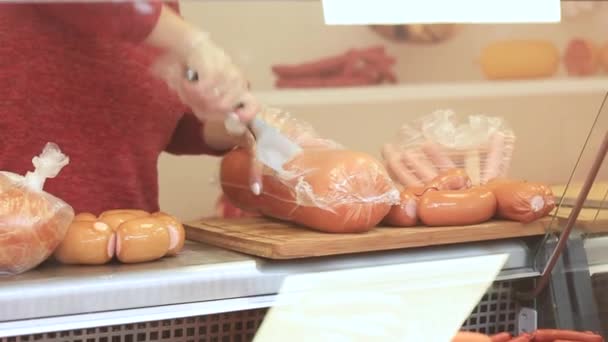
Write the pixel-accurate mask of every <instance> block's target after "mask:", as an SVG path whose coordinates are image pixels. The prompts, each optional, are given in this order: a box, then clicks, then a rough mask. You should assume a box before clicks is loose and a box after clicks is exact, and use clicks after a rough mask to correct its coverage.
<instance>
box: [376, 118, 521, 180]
mask: <svg viewBox="0 0 608 342" xmlns="http://www.w3.org/2000/svg"><path fill="white" fill-rule="evenodd" d="M514 147H515V134H514V133H513V131H512V130H511V129H510V128H509V126H508V125H507V123H506V122H505V121H504V120H503V119H502V118H499V117H491V116H486V115H469V116H466V118H465V119H464V120H458V117H457V115H456V113H454V112H453V111H451V110H439V111H436V112H434V113H431V114H430V115H427V116H424V117H422V118H420V119H418V120H415V121H413V122H411V123H408V124H405V125H403V126H402V127H401V129H400V130H399V132H398V134H397V135H396V137H395V138H394V139H393V140H392V141H391V142H389V143H387V144H385V145H384V148H383V151H382V155H383V159H384V162H385V163H386V165H387V168H388V169H389V170H390V172H391V176H392V177H393V178H394V179H395V180H396V181H397V182H398V183H399V184H401V185H403V186H406V187H419V186H422V185H423V184H425V183H427V182H429V181H431V180H432V179H434V178H436V177H437V176H438V175H439V174H440V173H441V172H443V171H445V170H450V169H464V170H466V173H467V175H468V176H469V177H470V179H471V183H472V184H473V185H481V184H486V183H487V182H488V181H490V180H492V179H495V178H504V177H506V175H507V173H508V170H509V166H510V164H511V158H512V155H513V149H514Z"/></svg>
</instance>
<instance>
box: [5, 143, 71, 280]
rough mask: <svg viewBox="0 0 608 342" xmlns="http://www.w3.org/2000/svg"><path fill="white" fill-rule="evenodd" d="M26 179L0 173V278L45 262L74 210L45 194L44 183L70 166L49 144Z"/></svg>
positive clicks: (52, 145)
mask: <svg viewBox="0 0 608 342" xmlns="http://www.w3.org/2000/svg"><path fill="white" fill-rule="evenodd" d="M32 163H33V164H34V171H31V172H28V173H27V174H26V175H25V176H21V175H17V174H14V173H10V172H0V275H14V274H19V273H23V272H26V271H28V270H30V269H33V268H35V267H36V266H38V265H39V264H41V263H42V262H44V261H45V260H46V259H47V258H48V257H49V256H50V255H51V254H52V253H53V251H54V250H55V248H57V246H58V245H59V244H60V243H61V241H62V240H63V238H64V236H65V234H66V232H67V229H68V226H69V224H70V223H71V222H72V219H73V218H74V210H73V209H72V207H71V206H70V205H68V204H67V203H65V202H64V201H62V200H61V199H59V198H57V197H55V196H53V195H51V194H49V193H47V192H45V191H44V190H43V188H44V183H45V181H46V179H48V178H54V177H55V176H57V175H58V174H59V172H60V171H61V169H62V168H63V167H64V166H66V165H67V164H68V163H69V158H68V157H67V156H66V155H64V154H63V153H62V152H61V150H60V149H59V147H58V146H57V145H55V144H53V143H48V144H47V145H46V146H45V147H44V149H43V151H42V153H41V154H40V155H39V156H36V157H34V158H33V159H32Z"/></svg>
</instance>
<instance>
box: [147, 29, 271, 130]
mask: <svg viewBox="0 0 608 342" xmlns="http://www.w3.org/2000/svg"><path fill="white" fill-rule="evenodd" d="M190 46H191V48H190V50H189V52H188V53H186V54H185V55H184V56H185V57H181V58H180V57H178V56H176V55H165V56H163V57H161V58H160V59H159V60H158V61H157V63H155V65H154V67H153V71H154V72H155V73H156V74H157V75H158V76H160V77H161V78H163V79H164V80H165V81H166V82H167V84H168V85H169V87H170V88H171V89H172V90H174V91H175V92H176V93H177V94H178V95H179V98H180V99H181V101H182V102H183V103H184V104H185V105H187V106H189V107H190V108H191V109H192V111H193V113H194V114H195V115H196V116H197V117H198V118H199V119H200V120H201V121H219V120H221V121H223V120H224V119H225V118H226V115H227V114H228V113H235V114H236V115H237V116H238V117H239V119H240V121H241V122H243V123H248V122H249V121H251V120H252V119H253V118H254V117H255V115H256V113H257V112H258V110H259V104H258V102H257V100H256V99H255V97H254V96H253V95H252V94H251V93H250V91H249V89H248V83H247V81H246V79H245V78H244V77H243V74H242V73H241V71H240V70H239V68H238V67H237V66H236V65H235V64H234V63H233V62H232V60H231V59H230V57H229V56H228V55H227V54H226V53H225V52H224V50H223V49H221V48H220V47H219V46H217V45H216V44H215V43H214V42H213V41H212V40H211V39H210V38H209V37H208V36H207V35H206V34H203V33H201V34H199V35H197V36H196V38H194V39H192V40H191V43H190ZM188 69H191V70H192V71H195V72H196V74H197V79H196V80H189V79H188V78H187V71H188ZM239 104H242V106H240V107H239V108H237V105H239Z"/></svg>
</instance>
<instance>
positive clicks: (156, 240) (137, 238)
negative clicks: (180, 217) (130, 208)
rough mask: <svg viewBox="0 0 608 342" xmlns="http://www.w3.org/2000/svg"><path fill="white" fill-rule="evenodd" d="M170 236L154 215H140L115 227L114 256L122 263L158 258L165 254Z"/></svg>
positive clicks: (169, 242)
mask: <svg viewBox="0 0 608 342" xmlns="http://www.w3.org/2000/svg"><path fill="white" fill-rule="evenodd" d="M170 244H171V237H170V235H169V230H168V229H167V227H166V225H165V224H164V223H163V222H162V221H160V220H158V219H157V218H154V217H150V216H148V217H140V218H136V219H132V220H129V221H127V222H124V223H122V224H121V225H120V226H118V229H116V257H117V258H118V260H120V261H121V262H123V263H137V262H146V261H152V260H156V259H160V258H162V257H163V256H165V255H166V254H167V252H168V251H169V246H170Z"/></svg>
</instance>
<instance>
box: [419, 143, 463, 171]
mask: <svg viewBox="0 0 608 342" xmlns="http://www.w3.org/2000/svg"><path fill="white" fill-rule="evenodd" d="M421 148H422V151H423V152H424V153H425V154H426V156H427V157H428V158H429V159H430V160H431V161H432V162H433V164H434V165H435V166H436V167H437V168H438V169H439V170H441V171H443V170H446V169H454V168H456V164H454V162H453V161H452V160H451V159H450V158H449V157H448V156H447V154H446V153H445V152H444V151H443V149H442V148H441V146H439V144H437V143H435V142H433V141H427V142H425V143H424V144H422V146H421Z"/></svg>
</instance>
